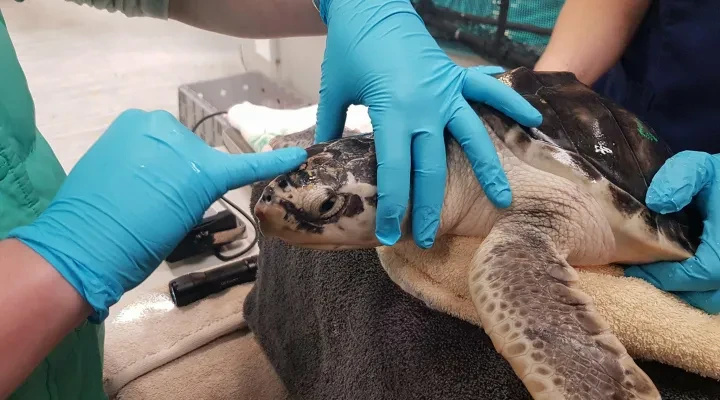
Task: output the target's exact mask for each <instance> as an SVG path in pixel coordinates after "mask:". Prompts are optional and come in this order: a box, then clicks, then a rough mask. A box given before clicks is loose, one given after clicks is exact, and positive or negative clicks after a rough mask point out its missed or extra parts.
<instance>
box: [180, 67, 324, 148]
mask: <svg viewBox="0 0 720 400" xmlns="http://www.w3.org/2000/svg"><path fill="white" fill-rule="evenodd" d="M243 101H249V102H251V103H253V104H256V105H261V106H265V107H270V108H278V109H284V108H299V107H304V106H307V105H310V104H311V103H310V102H308V101H307V100H303V99H302V98H301V96H299V95H298V94H296V93H294V92H292V91H291V90H288V89H285V88H283V87H281V86H279V85H278V84H276V83H274V82H273V81H272V80H270V79H269V78H268V77H267V76H265V75H263V74H262V73H259V72H247V73H243V74H239V75H233V76H229V77H226V78H221V79H216V80H211V81H203V82H196V83H191V84H187V85H182V86H180V88H179V90H178V106H179V113H178V116H179V119H180V122H181V123H182V124H183V125H185V126H187V127H188V128H192V127H193V126H194V125H195V124H196V123H197V122H198V121H199V120H200V119H201V118H203V117H204V116H206V115H210V114H212V113H215V112H219V111H227V110H228V109H230V107H232V106H234V105H235V104H238V103H242V102H243ZM196 133H197V134H198V136H200V137H201V138H202V139H203V140H204V141H205V142H207V143H208V144H210V145H211V146H213V147H217V146H223V145H226V146H227V143H225V140H228V139H229V140H230V141H232V144H233V145H234V146H227V147H234V148H233V149H228V150H230V151H232V152H234V151H236V150H239V151H242V152H244V153H252V152H253V149H252V148H251V147H250V145H249V144H248V143H247V142H246V141H245V140H244V139H243V137H242V135H241V134H240V132H238V131H237V130H236V129H235V128H233V127H232V126H231V125H230V123H229V122H228V121H227V119H226V117H225V116H224V115H218V116H215V117H213V118H210V119H208V120H206V121H204V122H203V123H202V124H201V125H200V126H199V127H198V130H197V132H196Z"/></svg>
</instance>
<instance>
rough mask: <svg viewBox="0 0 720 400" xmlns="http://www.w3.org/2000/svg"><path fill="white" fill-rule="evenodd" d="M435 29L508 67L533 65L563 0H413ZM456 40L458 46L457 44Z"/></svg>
mask: <svg viewBox="0 0 720 400" xmlns="http://www.w3.org/2000/svg"><path fill="white" fill-rule="evenodd" d="M412 3H413V6H414V7H415V9H416V10H417V12H418V14H419V15H420V16H421V17H422V18H423V20H424V21H425V25H426V26H427V27H428V30H429V31H430V33H431V34H432V35H433V36H434V37H435V38H436V39H437V40H438V41H443V42H445V43H444V44H445V45H450V46H453V45H455V46H457V45H460V47H461V48H463V47H464V50H466V51H471V52H472V53H475V54H477V55H479V56H480V57H482V58H484V59H485V60H487V61H488V62H491V63H495V64H497V65H502V66H503V67H505V68H516V67H520V66H525V67H528V68H532V67H533V66H534V65H535V63H536V62H537V60H538V58H539V57H540V54H542V52H543V51H544V50H545V46H547V43H548V40H549V38H550V34H551V33H552V28H553V26H554V25H555V21H556V20H557V16H558V13H559V12H560V8H561V7H562V5H563V3H564V1H563V0H412ZM455 46H453V47H455Z"/></svg>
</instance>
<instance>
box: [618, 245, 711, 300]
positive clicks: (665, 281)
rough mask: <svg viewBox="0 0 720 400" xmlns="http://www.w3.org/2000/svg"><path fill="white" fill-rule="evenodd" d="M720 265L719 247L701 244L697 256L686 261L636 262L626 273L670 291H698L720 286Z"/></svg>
mask: <svg viewBox="0 0 720 400" xmlns="http://www.w3.org/2000/svg"><path fill="white" fill-rule="evenodd" d="M716 265H720V259H718V256H717V254H716V253H715V251H714V250H713V249H712V248H711V247H710V246H708V245H706V244H701V246H700V247H699V248H698V251H697V253H696V255H695V256H693V257H691V258H688V259H687V260H685V261H682V262H674V261H670V262H658V263H653V264H647V265H641V266H633V267H630V268H627V269H626V270H625V275H626V276H632V277H636V278H640V279H644V280H646V281H648V282H650V283H651V284H652V285H653V286H655V287H657V288H659V289H661V290H664V291H668V292H698V291H706V290H716V289H720V268H717V267H714V266H716Z"/></svg>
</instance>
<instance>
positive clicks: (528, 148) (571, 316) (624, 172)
mask: <svg viewBox="0 0 720 400" xmlns="http://www.w3.org/2000/svg"><path fill="white" fill-rule="evenodd" d="M496 77H497V79H499V80H501V81H502V82H504V83H505V84H507V85H508V86H510V87H512V88H514V89H515V90H516V91H517V92H518V93H520V94H521V95H522V96H524V97H525V98H526V99H527V100H528V101H529V102H530V103H531V104H532V105H533V106H535V107H536V108H537V109H538V110H539V111H540V112H541V113H542V114H543V124H542V125H541V126H540V127H538V128H527V127H523V126H520V125H518V124H517V123H515V122H514V121H512V120H511V119H509V118H507V117H506V116H504V115H503V114H502V113H500V112H498V111H496V110H494V109H492V108H489V107H487V106H484V105H481V104H471V105H472V106H473V108H474V109H475V111H476V112H477V114H478V115H479V116H480V117H481V119H482V121H483V122H484V124H485V126H486V128H487V129H488V133H489V134H490V137H491V139H492V140H493V144H494V145H495V147H496V150H497V151H498V156H499V158H500V161H501V163H502V165H503V168H504V170H505V172H506V174H507V176H508V180H509V182H510V185H511V189H512V191H513V202H512V204H511V205H510V207H508V208H507V209H503V210H499V209H496V208H494V207H493V206H492V204H491V203H490V202H489V200H488V199H487V198H486V197H485V196H484V193H483V192H482V189H481V187H480V185H479V184H478V182H477V180H476V179H475V177H474V174H473V173H472V169H471V167H470V164H469V162H468V160H467V158H466V157H465V155H464V153H463V151H462V148H461V147H460V146H459V144H458V143H457V142H455V140H454V139H452V138H451V136H450V135H449V134H446V135H445V136H446V153H447V165H448V176H447V183H446V191H445V202H444V205H443V210H442V215H441V223H440V227H439V229H438V238H440V237H443V236H445V235H459V236H466V237H477V238H478V239H479V240H478V241H477V243H478V248H477V250H476V251H475V253H474V257H473V261H472V265H470V266H469V269H468V271H469V272H468V281H467V284H468V285H469V293H470V296H471V297H472V301H473V304H474V306H475V309H476V311H477V313H478V317H479V319H480V320H481V322H482V327H483V329H484V330H485V332H486V333H487V334H488V335H489V336H490V338H491V340H492V342H493V345H494V346H495V348H496V349H497V350H498V351H499V352H500V353H501V354H502V355H503V356H504V357H505V359H506V360H507V361H508V362H509V363H510V365H511V366H512V367H513V369H514V371H515V372H516V373H517V374H518V376H519V377H520V378H521V379H522V380H523V383H524V384H525V386H526V387H527V388H528V391H529V392H530V394H531V395H532V396H533V398H535V399H592V400H596V399H597V400H600V399H659V398H660V395H659V393H658V391H657V389H656V388H655V386H654V384H653V383H652V381H651V380H650V379H649V378H648V377H647V375H646V374H645V373H644V372H643V371H642V370H641V369H640V368H639V367H638V366H637V365H636V364H635V362H634V361H633V360H632V358H631V357H630V356H629V355H628V354H627V351H626V349H625V348H624V346H623V345H622V344H621V343H620V342H619V341H618V340H617V338H616V337H615V336H614V335H613V333H612V332H611V331H610V327H609V326H608V324H607V323H606V322H605V321H604V319H603V318H602V316H600V315H599V314H598V313H597V311H596V309H595V307H594V305H593V303H592V299H591V298H590V297H589V296H588V295H586V294H585V293H583V292H582V291H580V290H579V288H578V285H577V280H578V276H577V272H576V271H575V269H574V268H573V267H571V265H573V266H584V265H603V264H608V263H621V264H622V263H646V262H654V261H660V260H682V259H685V258H688V257H690V256H692V254H693V253H694V251H695V249H696V247H697V244H698V241H699V239H698V238H699V234H700V232H701V229H702V228H701V222H700V219H699V218H697V215H696V213H694V212H693V211H692V209H687V210H685V211H681V212H677V213H674V214H668V215H660V214H657V213H654V212H652V211H650V210H649V209H648V208H647V207H646V206H645V202H644V199H645V194H646V192H647V189H648V185H649V183H650V182H651V180H652V178H653V176H654V174H655V173H656V172H657V171H658V169H659V168H660V167H661V166H662V165H663V163H664V162H665V161H666V160H667V159H668V158H670V157H671V156H672V155H673V153H672V151H671V150H670V149H669V148H668V147H667V146H666V145H664V144H663V143H662V142H661V141H660V140H659V139H658V138H657V136H656V135H655V133H654V132H653V130H652V129H651V128H650V127H648V126H646V125H645V124H643V123H642V122H641V121H640V120H638V119H637V118H636V117H635V116H634V115H633V114H632V113H630V112H628V111H627V110H624V109H622V108H621V107H619V106H617V105H616V104H613V103H612V102H611V101H610V100H608V99H606V98H603V97H601V96H599V95H598V94H597V93H595V92H593V91H592V90H591V89H590V88H588V87H587V86H585V85H583V84H582V83H580V82H579V81H578V80H577V79H576V78H575V76H574V75H573V74H570V73H557V72H553V73H550V72H544V73H540V72H533V71H531V70H528V69H526V68H519V69H515V70H512V71H508V72H505V73H502V74H499V75H497V76H496ZM313 133H314V132H313V129H310V130H307V131H305V132H298V133H296V134H292V135H288V136H285V137H282V138H280V137H279V138H276V140H275V141H274V142H273V143H272V146H273V148H279V147H286V146H302V147H306V148H307V151H308V154H309V158H308V160H307V162H306V163H305V164H303V165H302V166H301V167H300V168H298V169H297V170H296V171H293V172H291V173H289V174H284V175H281V176H279V177H277V178H276V179H274V180H273V181H271V182H270V183H269V184H268V185H267V186H266V188H265V189H264V192H263V194H262V196H261V197H260V199H259V200H258V202H257V203H256V205H255V208H254V211H255V215H256V217H257V218H258V221H259V224H260V227H261V230H262V232H263V234H265V235H269V236H277V237H279V238H281V239H283V240H285V241H287V242H288V243H290V244H292V245H296V246H302V247H308V248H315V249H328V250H335V249H338V250H342V249H352V248H368V247H379V246H380V243H379V242H378V241H377V239H376V238H375V235H374V229H375V211H376V210H375V207H376V203H377V187H376V167H377V161H376V158H375V150H374V142H373V136H372V134H360V135H354V134H352V133H349V132H345V134H346V135H348V134H349V135H348V136H345V137H343V138H342V139H339V140H335V141H332V142H328V143H321V144H317V145H311V143H312V140H313ZM411 211H412V204H409V207H408V212H407V214H406V216H405V218H404V220H403V223H402V229H403V236H402V238H401V240H400V242H399V243H398V244H397V245H395V246H393V247H392V248H391V249H395V248H397V249H398V250H397V251H398V252H405V253H406V254H407V252H412V253H413V256H417V254H415V253H418V252H422V251H423V250H421V249H419V248H417V247H416V246H414V245H413V246H409V245H408V243H412V235H411V234H410V232H411V227H410V225H409V224H410V219H409V218H408V216H409V215H410V212H411ZM391 275H392V274H391Z"/></svg>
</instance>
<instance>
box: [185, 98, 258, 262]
mask: <svg viewBox="0 0 720 400" xmlns="http://www.w3.org/2000/svg"><path fill="white" fill-rule="evenodd" d="M223 114H227V111H218V112H214V113H212V114H208V115H206V116H204V117H202V118H200V120H199V121H198V122H196V123H195V125H194V126H193V127H192V132H193V133H197V132H196V131H197V129H198V128H199V127H200V125H201V124H202V123H203V122H205V121H207V120H208V119H210V118H213V117H216V116H218V115H223ZM220 198H221V199H222V200H223V201H224V202H225V203H226V204H228V205H229V206H230V207H232V208H234V209H235V210H236V211H238V212H239V213H240V214H242V215H243V217H245V219H247V220H248V222H249V223H250V225H251V226H252V228H253V231H255V236H254V237H253V240H252V242H250V244H249V245H248V246H246V247H245V248H243V249H242V250H240V251H239V252H237V253H236V254H234V255H232V256H225V255H223V254H222V253H221V252H220V249H217V248H216V249H215V257H217V258H218V259H219V260H220V261H230V260H234V259H236V258H238V257H240V256H242V255H243V254H245V253H247V252H248V251H250V250H251V249H252V248H253V246H255V244H256V243H257V242H258V239H259V237H258V236H259V232H260V228H258V226H257V225H256V224H255V220H254V219H253V218H252V217H251V216H250V215H248V213H246V212H245V211H244V210H243V209H242V208H240V206H238V205H237V204H235V203H234V202H232V201H230V200H229V199H228V198H227V197H225V196H221V197H220ZM236 219H237V218H236ZM238 222H240V220H239V219H238Z"/></svg>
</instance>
